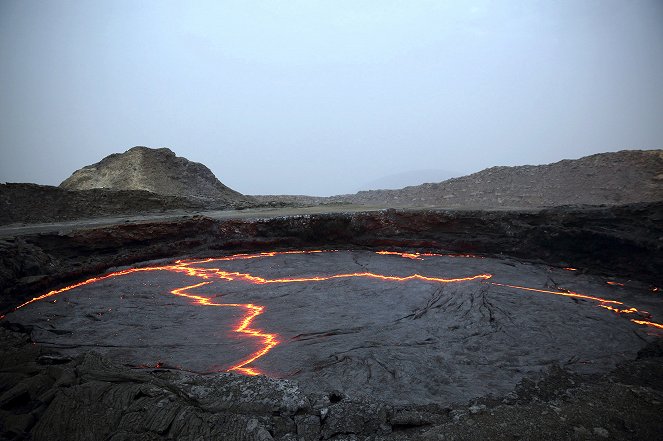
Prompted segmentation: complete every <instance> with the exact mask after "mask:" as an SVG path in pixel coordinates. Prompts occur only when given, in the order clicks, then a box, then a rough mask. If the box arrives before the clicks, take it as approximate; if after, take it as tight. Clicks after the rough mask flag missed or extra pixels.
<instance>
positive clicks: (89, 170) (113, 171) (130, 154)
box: [60, 147, 254, 205]
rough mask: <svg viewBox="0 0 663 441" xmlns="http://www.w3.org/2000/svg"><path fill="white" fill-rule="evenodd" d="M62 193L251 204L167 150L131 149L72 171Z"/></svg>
mask: <svg viewBox="0 0 663 441" xmlns="http://www.w3.org/2000/svg"><path fill="white" fill-rule="evenodd" d="M60 188H63V189H65V190H90V189H95V188H105V189H111V190H144V191H149V192H151V193H156V194H160V195H165V196H176V197H184V198H188V199H194V200H199V201H203V202H211V203H213V205H219V203H222V204H226V205H234V204H237V203H239V204H247V203H251V202H254V201H253V200H252V199H251V198H250V197H248V196H244V195H242V194H241V193H238V192H236V191H235V190H232V189H230V188H228V187H226V186H225V185H223V184H222V183H221V182H220V181H219V180H218V179H217V178H216V177H215V176H214V174H213V173H212V172H211V171H210V169H209V168H207V167H206V166H204V165H203V164H200V163H197V162H192V161H189V160H188V159H186V158H181V157H179V156H176V155H175V153H173V152H172V151H171V150H170V149H167V148H160V149H152V148H148V147H133V148H131V149H129V150H127V151H126V152H124V153H115V154H112V155H110V156H107V157H105V158H104V159H102V160H101V161H99V162H97V163H96V164H92V165H88V166H86V167H83V168H82V169H80V170H77V171H75V172H74V173H73V174H72V175H71V176H70V177H69V178H67V179H66V180H65V181H64V182H62V183H61V184H60Z"/></svg>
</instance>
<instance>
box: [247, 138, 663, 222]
mask: <svg viewBox="0 0 663 441" xmlns="http://www.w3.org/2000/svg"><path fill="white" fill-rule="evenodd" d="M254 197H255V198H256V199H257V200H259V201H260V202H261V203H263V204H266V205H267V204H269V205H274V206H278V205H279V204H282V205H300V206H306V205H320V204H343V203H345V204H349V203H351V204H362V205H368V206H376V207H418V208H424V207H439V208H473V209H474V208H477V209H484V208H488V209H493V208H530V207H555V206H560V205H619V204H630V203H637V202H656V201H661V200H663V150H623V151H620V152H614V153H599V154H596V155H591V156H586V157H584V158H580V159H574V160H569V159H565V160H563V161H559V162H556V163H554V164H547V165H523V166H517V167H491V168H488V169H485V170H482V171H480V172H477V173H473V174H471V175H468V176H462V177H459V178H453V179H448V180H446V181H443V182H439V183H427V184H421V185H416V186H411V187H405V188H402V189H400V190H369V191H360V192H359V193H356V194H346V195H339V196H331V197H314V196H295V195H288V196H276V195H264V196H254Z"/></svg>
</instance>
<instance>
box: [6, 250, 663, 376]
mask: <svg viewBox="0 0 663 441" xmlns="http://www.w3.org/2000/svg"><path fill="white" fill-rule="evenodd" d="M323 252H326V251H286V252H268V253H256V254H236V255H233V256H228V257H220V258H213V259H202V260H179V261H176V262H175V263H173V264H171V265H164V266H151V267H142V268H131V269H125V270H122V271H117V272H113V273H110V274H106V275H103V276H99V277H93V278H90V279H87V280H85V281H82V282H79V283H75V284H72V285H69V286H67V287H64V288H60V289H57V290H53V291H50V292H48V293H46V294H43V295H40V296H38V297H35V298H33V299H31V300H29V301H27V302H25V303H23V304H21V305H19V306H17V307H16V308H15V309H14V310H17V309H20V308H23V307H25V306H27V305H29V304H31V303H34V302H37V301H40V300H44V299H47V298H49V297H53V296H55V295H57V294H60V293H63V292H66V291H71V290H73V289H76V288H79V287H82V286H85V285H90V284H93V283H96V282H100V281H103V280H108V279H111V278H114V277H118V276H123V275H127V274H132V273H141V272H150V271H167V272H172V273H180V274H185V275H187V276H191V277H195V278H198V279H202V280H203V281H202V282H198V283H195V284H191V285H187V286H184V287H180V288H176V289H173V290H172V291H170V293H171V294H173V295H175V296H178V297H182V298H186V299H188V300H190V301H191V303H192V304H195V305H201V306H212V307H231V308H240V309H243V310H244V311H245V312H244V315H243V316H242V318H241V320H240V321H239V323H238V324H237V325H236V326H235V328H234V329H233V331H234V332H236V333H238V334H242V335H246V336H250V337H253V338H257V339H259V341H260V342H261V347H260V349H258V350H257V351H255V352H253V353H252V354H250V355H249V356H247V357H246V358H244V359H243V360H241V361H240V362H239V363H236V364H235V365H233V366H231V367H230V368H228V369H227V370H228V371H234V372H238V373H242V374H246V375H258V374H260V373H261V372H260V371H259V370H258V369H257V368H255V367H253V366H251V365H252V364H253V363H254V362H255V361H256V360H258V359H259V358H261V357H263V356H264V355H265V354H267V353H268V352H269V351H271V350H272V349H273V348H274V347H275V346H276V345H278V344H279V338H278V335H277V334H275V333H268V332H265V331H263V330H260V329H256V328H254V327H252V324H253V321H254V320H255V318H256V317H258V316H259V315H261V314H262V313H263V312H264V311H265V307H264V306H261V305H256V304H253V303H222V302H217V301H216V300H215V298H216V297H217V296H209V297H208V296H205V295H202V294H195V293H194V292H192V291H194V290H196V289H197V288H201V287H203V286H206V285H209V284H211V283H212V282H213V281H215V280H222V281H241V282H246V283H249V284H254V285H266V284H285V283H310V282H323V281H329V280H335V279H348V278H363V279H375V280H381V281H387V282H408V281H422V282H430V283H461V282H469V281H480V282H484V283H490V284H491V285H494V286H500V287H504V288H509V289H516V290H521V291H527V292H537V293H543V294H552V295H558V296H565V297H571V298H576V299H583V300H589V301H593V302H597V303H598V306H600V307H602V308H605V309H607V310H610V311H612V312H615V313H618V314H620V315H621V314H624V315H631V316H633V315H636V316H638V317H639V319H631V321H632V322H633V323H636V324H639V325H645V326H650V327H654V328H659V329H663V325H661V324H659V323H656V322H653V321H650V317H649V315H648V313H646V312H644V311H639V310H638V309H636V308H632V307H626V306H624V305H623V303H622V302H620V301H617V300H610V299H604V298H601V297H596V296H591V295H585V294H580V293H576V292H572V291H563V290H560V291H553V290H545V289H537V288H529V287H524V286H518V285H510V284H504V283H496V282H488V279H490V278H491V277H492V275H491V274H477V275H473V276H468V277H460V278H442V277H431V276H425V275H420V274H412V275H409V276H393V275H385V274H376V273H372V272H358V273H342V274H331V275H316V276H309V277H284V278H272V279H269V278H264V277H259V276H255V275H252V274H249V273H242V272H233V271H226V270H223V269H221V268H208V267H203V266H201V265H203V264H208V263H212V262H223V261H236V260H249V259H257V258H267V257H274V256H277V255H284V254H314V253H323ZM329 252H330V253H331V252H333V251H329ZM377 254H380V255H387V256H396V257H402V258H407V259H412V260H423V259H424V258H426V257H432V256H449V255H441V254H424V253H399V252H393V251H379V252H377ZM450 257H477V256H470V255H450ZM0 318H2V317H0Z"/></svg>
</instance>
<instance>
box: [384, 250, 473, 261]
mask: <svg viewBox="0 0 663 441" xmlns="http://www.w3.org/2000/svg"><path fill="white" fill-rule="evenodd" d="M375 254H381V255H383V256H398V257H403V258H405V259H412V260H424V259H423V258H424V257H467V258H472V259H483V257H482V256H476V255H474V254H438V253H401V252H398V251H376V252H375Z"/></svg>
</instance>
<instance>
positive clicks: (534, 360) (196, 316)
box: [5, 251, 663, 406]
mask: <svg viewBox="0 0 663 441" xmlns="http://www.w3.org/2000/svg"><path fill="white" fill-rule="evenodd" d="M138 268H139V269H140V268H142V270H141V271H139V272H132V273H128V274H121V275H115V276H112V277H109V278H107V279H104V280H100V281H97V282H94V283H90V284H88V285H85V286H81V287H78V288H74V289H71V290H68V291H64V292H62V293H59V294H56V295H52V296H50V297H47V298H45V299H43V300H39V301H36V302H33V303H30V304H28V305H26V306H24V307H22V308H20V309H18V310H17V311H15V312H13V313H10V314H8V315H7V317H6V318H5V321H6V322H9V323H17V324H20V325H22V326H24V327H26V328H28V329H30V330H31V337H32V339H33V340H34V341H35V342H37V343H38V344H40V345H41V346H42V347H44V348H50V349H55V350H57V351H58V352H59V353H61V354H64V355H67V356H70V357H75V356H77V355H80V354H83V353H85V352H88V351H90V350H91V349H93V350H95V351H97V352H99V353H101V354H103V355H104V356H106V357H108V358H109V359H112V360H114V361H115V362H116V363H120V364H124V365H126V366H130V367H142V368H149V367H159V368H169V369H175V370H183V371H192V372H198V373H206V372H223V371H226V370H230V371H231V372H236V373H244V374H246V373H249V374H253V373H261V374H264V375H266V376H268V377H272V378H285V379H290V380H294V381H295V382H296V383H298V384H299V386H300V387H301V388H302V390H303V391H304V392H306V393H322V394H331V393H335V392H338V393H341V394H345V395H348V396H352V397H355V398H361V397H364V398H371V399H377V400H380V401H381V402H384V403H390V404H395V405H403V404H415V405H424V404H435V405H442V406H448V405H451V404H454V403H464V402H467V401H469V400H471V399H474V398H477V397H483V396H487V395H493V396H503V395H505V394H507V393H509V392H510V391H512V390H513V389H514V387H515V386H516V385H517V384H518V383H519V382H520V381H522V380H523V378H525V377H529V376H532V375H537V374H540V373H541V372H543V371H545V370H546V369H550V368H551V367H554V366H561V367H564V368H565V369H567V370H568V371H569V372H575V373H581V374H598V373H601V374H603V373H606V372H609V371H610V370H612V369H613V368H614V367H615V366H616V365H617V364H619V363H622V362H624V361H627V360H631V359H634V358H635V357H636V355H637V353H638V351H640V350H641V349H642V348H643V347H645V346H646V345H647V344H648V343H650V342H652V341H654V340H657V339H659V338H661V336H663V329H659V328H656V327H655V326H647V325H643V324H637V323H635V322H633V321H632V320H639V321H643V322H652V323H663V321H661V320H660V319H661V317H663V305H662V304H661V302H660V298H659V297H660V295H661V294H660V293H657V292H653V291H652V287H651V286H650V285H648V284H645V283H639V282H637V281H631V280H623V279H615V278H606V277H599V276H591V275H587V274H581V273H580V272H579V271H574V270H573V269H562V268H555V267H550V266H545V265H537V264H531V263H523V262H520V261H517V260H514V259H510V258H487V257H486V258H484V257H478V256H467V255H428V256H427V255H416V254H412V253H409V254H408V253H406V254H403V253H393V254H380V253H379V252H371V251H325V252H305V253H285V254H280V253H276V254H275V255H269V254H267V255H264V254H263V255H260V254H253V255H248V256H245V255H242V256H238V257H225V258H220V259H212V260H211V261H207V260H202V261H187V262H186V263H184V264H177V263H172V262H171V263H163V262H162V263H159V264H156V265H149V266H147V267H146V266H145V265H140V266H138ZM413 275H420V276H423V277H417V276H415V277H412V276H413ZM384 276H387V278H385V277H384ZM608 282H609V283H608ZM187 287H188V288H187ZM183 288H185V289H183ZM247 305H253V306H254V307H255V308H252V307H248V306H247ZM256 308H262V309H259V310H258V309H256ZM618 310H619V311H621V312H618ZM256 311H258V312H257V313H256ZM247 319H248V320H249V322H248V323H245V322H246V321H247ZM657 319H658V320H657ZM243 323H245V325H246V326H245V328H244V329H240V330H238V328H241V326H242V324H243ZM273 341H274V342H278V344H276V345H273V343H272V342H273ZM261 352H264V354H261ZM257 354H260V355H259V356H258V357H257V358H255V359H254V357H255V356H256V355H257Z"/></svg>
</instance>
